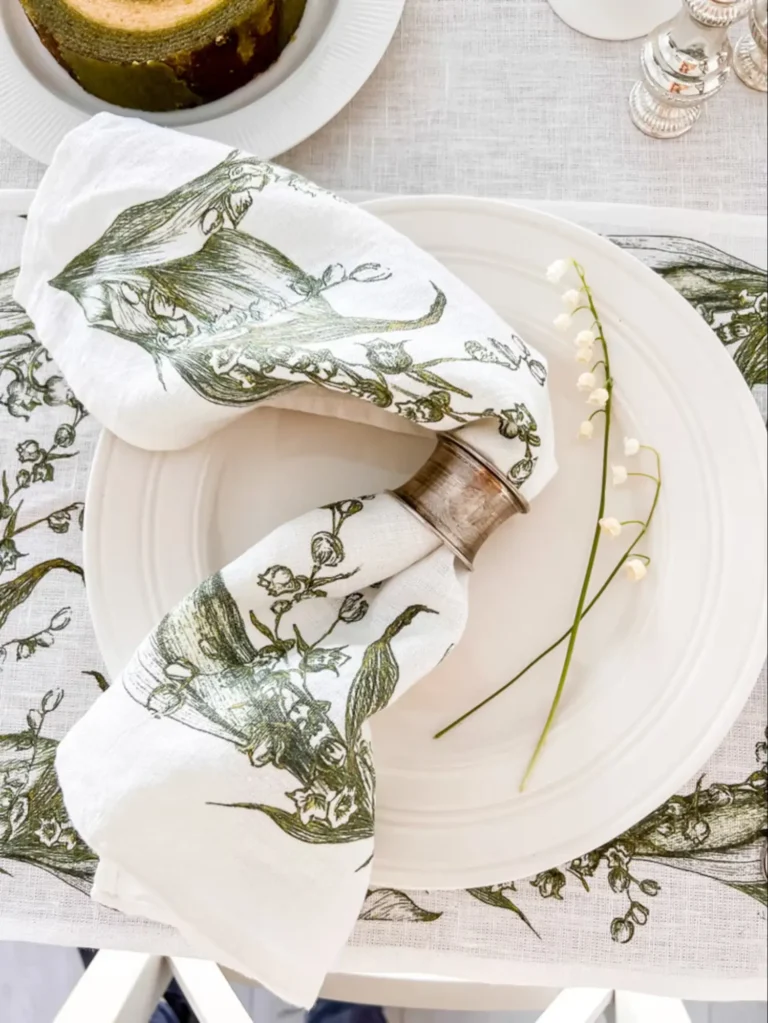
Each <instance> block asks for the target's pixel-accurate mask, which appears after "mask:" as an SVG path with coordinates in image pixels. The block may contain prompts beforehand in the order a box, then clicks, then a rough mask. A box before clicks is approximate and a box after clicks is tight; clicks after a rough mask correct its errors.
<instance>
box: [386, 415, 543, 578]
mask: <svg viewBox="0 0 768 1023" xmlns="http://www.w3.org/2000/svg"><path fill="white" fill-rule="evenodd" d="M390 493H391V494H392V496H393V497H396V498H397V500H398V501H400V503H401V504H404V505H405V507H406V508H407V509H408V510H409V511H410V512H412V513H413V514H414V515H415V516H416V517H417V518H418V519H420V520H421V522H423V524H424V525H425V526H426V527H427V528H428V529H431V530H432V532H433V533H436V534H437V536H438V537H439V538H440V540H441V541H442V542H443V543H444V544H445V546H446V547H448V548H449V549H450V550H452V551H453V553H454V554H455V555H456V557H457V558H458V559H459V561H461V562H462V564H463V565H465V566H466V567H467V568H468V569H469V570H470V571H471V570H472V563H473V561H474V560H475V556H476V554H477V552H478V551H479V550H480V548H481V547H482V545H483V544H484V543H485V541H486V540H487V539H488V537H489V536H490V535H491V533H492V532H493V531H494V529H498V527H499V526H500V525H501V524H502V522H506V520H507V519H508V518H510V516H512V515H515V514H517V513H520V514H523V515H525V514H527V512H528V510H529V507H530V506H529V504H528V502H527V501H526V499H525V498H524V497H523V495H522V494H521V493H520V492H519V491H518V490H517V488H516V487H514V486H513V485H512V484H511V483H510V482H509V480H507V479H506V478H505V477H504V476H503V475H502V474H501V473H500V472H499V470H498V469H497V468H496V467H495V466H494V465H492V464H491V463H490V462H489V461H487V460H486V459H485V458H483V457H482V455H479V454H478V453H477V452H476V451H474V450H473V449H472V448H470V447H469V446H468V445H466V444H463V443H462V442H461V441H459V440H457V439H456V437H455V436H453V435H450V434H445V433H441V434H440V435H439V437H438V441H437V447H436V448H435V450H434V451H433V453H432V455H431V456H430V458H429V459H428V460H427V461H426V462H425V463H424V465H422V467H421V468H420V469H419V471H418V472H417V473H416V474H415V475H414V476H412V477H411V478H410V479H409V480H408V481H407V482H406V483H403V485H402V486H401V487H398V488H397V489H396V490H392V491H390Z"/></svg>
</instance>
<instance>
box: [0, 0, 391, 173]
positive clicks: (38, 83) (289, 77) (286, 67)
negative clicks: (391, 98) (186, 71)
mask: <svg viewBox="0 0 768 1023" xmlns="http://www.w3.org/2000/svg"><path fill="white" fill-rule="evenodd" d="M404 5H405V0H308V3H307V9H306V11H305V14H304V17H303V19H302V21H301V24H300V25H299V28H298V30H297V32H296V37H295V39H294V40H293V41H292V42H291V43H290V44H289V45H288V47H287V48H286V49H285V50H284V51H283V53H282V54H281V55H280V58H279V59H278V60H277V61H276V63H275V64H274V65H273V66H272V67H271V68H269V69H268V70H267V71H266V72H265V73H264V74H262V75H259V76H258V78H256V79H254V81H252V82H250V83H249V84H248V85H246V86H244V87H243V88H242V89H238V90H237V91H236V92H234V93H232V94H231V95H229V96H225V97H224V98H223V99H220V100H217V101H215V102H213V103H207V104H205V105H204V106H201V107H195V108H194V109H192V110H180V111H172V112H169V113H159V114H154V113H142V112H140V111H136V110H126V109H125V108H123V107H116V106H113V105H112V104H110V103H105V102H103V101H102V100H99V99H96V97H94V96H91V95H90V94H89V93H87V92H85V90H84V89H82V88H81V87H80V86H79V85H78V84H77V82H75V81H74V80H73V79H72V78H70V76H69V75H68V74H67V73H66V71H64V69H63V68H62V67H60V65H59V64H57V62H56V61H55V60H54V59H53V57H52V56H51V55H50V53H48V51H47V50H46V49H45V47H44V46H43V45H42V44H41V42H40V40H39V39H38V38H37V35H36V33H35V31H34V29H33V28H32V26H31V25H30V24H29V22H28V21H27V18H26V16H25V15H24V12H23V10H22V8H21V4H20V3H19V0H0V137H2V138H6V139H7V140H8V141H9V142H11V143H12V144H13V145H15V146H17V147H18V148H19V149H22V150H23V151H24V152H25V153H28V154H29V155H30V156H32V157H34V158H35V159H37V160H41V161H42V162H43V163H49V162H50V159H51V157H52V155H53V152H54V150H55V149H56V146H57V145H58V144H59V142H60V141H61V139H62V138H63V137H64V135H66V134H67V132H69V131H71V130H72V129H73V128H76V127H77V126H78V125H79V124H82V123H83V121H85V120H87V119H88V118H89V117H91V116H92V115H93V114H97V113H99V112H100V111H102V110H109V111H111V112H112V113H116V114H123V115H124V116H131V117H142V118H144V119H145V120H147V121H153V122H154V123H155V124H163V125H166V126H167V127H171V128H178V129H180V130H182V131H187V132H189V133H190V134H193V135H202V136H203V137H204V138H209V139H216V140H217V141H219V142H224V143H226V144H227V145H230V146H235V147H237V148H239V149H243V150H245V151H247V152H250V153H253V154H254V155H256V156H260V157H262V158H263V159H265V160H267V159H271V158H272V157H274V156H277V155H279V154H280V153H284V152H285V151H286V150H287V149H290V148H291V147H292V146H296V145H298V144H299V142H302V141H303V140H304V139H306V138H307V137H308V136H310V135H312V134H313V133H314V132H316V131H317V130H318V129H319V128H322V126H323V125H324V124H326V123H327V122H328V121H330V119H331V118H332V117H335V115H336V114H337V113H338V112H339V111H340V110H341V109H342V107H344V106H346V104H347V103H349V101H350V100H351V99H352V97H353V96H354V95H355V94H356V93H357V92H358V91H359V90H360V89H361V88H362V86H363V85H364V84H365V82H366V81H367V79H368V77H369V76H370V74H371V73H372V71H373V70H374V68H375V67H376V65H377V64H378V63H379V61H380V60H381V58H382V57H383V56H384V52H385V51H386V49H387V46H389V43H390V41H391V39H392V36H393V34H394V32H395V29H396V28H397V25H398V22H399V21H400V16H401V14H402V12H403V7H404Z"/></svg>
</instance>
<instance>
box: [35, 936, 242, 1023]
mask: <svg viewBox="0 0 768 1023" xmlns="http://www.w3.org/2000/svg"><path fill="white" fill-rule="evenodd" d="M170 980H171V968H170V965H169V963H168V960H167V959H163V958H162V957H161V956H150V955H143V954H141V953H139V952H99V953H98V955H97V956H96V957H95V958H94V960H93V962H92V963H91V965H90V966H89V967H88V969H87V970H86V971H85V973H84V974H83V976H82V977H81V978H80V980H79V981H78V983H77V985H76V986H75V989H74V991H73V992H72V994H71V995H70V996H69V998H68V999H67V1000H66V1002H65V1003H64V1005H63V1006H62V1007H61V1009H60V1010H59V1012H58V1015H57V1016H56V1019H55V1020H54V1023H147V1020H148V1019H149V1017H150V1016H151V1015H152V1010H153V1009H154V1008H155V1006H156V1005H157V1003H158V1002H159V1000H160V998H161V996H162V994H163V991H165V989H166V988H167V987H168V984H169V982H170ZM246 1019H247V1017H246Z"/></svg>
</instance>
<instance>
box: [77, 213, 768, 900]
mask: <svg viewBox="0 0 768 1023" xmlns="http://www.w3.org/2000/svg"><path fill="white" fill-rule="evenodd" d="M368 208H369V209H370V210H371V211H372V212H374V213H376V214H377V215H378V216H380V217H382V218H383V219H384V220H386V221H387V222H388V223H389V224H391V225H392V226H394V227H396V228H397V229H399V230H400V231H402V232H403V233H404V234H406V235H408V236H409V237H411V238H413V239H414V240H415V241H416V242H417V243H418V244H420V245H421V246H423V247H424V248H425V249H427V250H428V251H430V252H431V253H433V254H434V255H435V256H437V257H438V258H439V259H440V260H442V261H443V262H444V263H445V264H446V265H447V266H448V267H449V268H450V269H451V270H452V271H454V272H455V273H456V274H457V275H458V276H459V277H461V278H462V279H463V280H465V281H466V282H467V283H468V284H469V285H470V286H472V287H473V288H474V289H475V290H476V291H478V292H479V293H480V294H481V295H482V296H483V297H484V298H485V299H486V300H487V301H488V302H490V303H491V305H493V306H494V307H495V308H496V309H497V310H498V312H499V313H500V314H501V315H502V316H504V317H505V319H507V320H508V321H509V322H510V323H511V324H513V325H514V326H515V327H516V329H517V330H518V331H519V332H520V333H521V334H522V335H523V336H524V337H526V338H528V339H529V340H530V341H531V343H532V344H534V345H536V346H537V347H539V348H540V349H541V350H542V351H543V352H544V354H545V355H546V356H547V358H548V359H549V362H550V368H551V376H550V383H551V389H552V399H553V404H554V412H555V425H556V432H557V443H558V454H559V462H560V466H561V468H560V472H559V474H558V476H557V477H556V479H555V481H554V482H553V483H552V484H550V486H549V487H547V489H546V491H545V492H544V493H543V495H542V496H541V497H539V498H537V499H536V501H535V502H534V504H533V508H532V511H531V514H530V515H529V516H527V518H522V517H516V518H514V519H512V520H510V522H508V523H506V524H505V526H504V527H502V529H501V530H499V531H498V532H497V533H496V534H495V535H494V536H493V537H492V538H491V540H490V541H489V542H488V543H487V545H486V546H485V548H483V550H482V551H481V553H480V555H479V557H478V559H477V562H476V571H475V573H474V575H473V576H472V579H471V586H470V616H469V624H468V628H467V631H466V634H465V637H464V638H463V639H462V641H461V643H460V644H459V645H458V646H457V648H456V649H455V650H454V651H453V652H452V653H451V655H450V657H449V658H447V659H446V660H445V661H444V662H443V663H442V664H441V665H440V667H439V668H438V669H437V670H436V671H434V672H433V673H432V674H431V675H430V676H429V677H428V678H426V679H425V680H424V681H422V682H421V683H419V685H417V686H416V687H414V689H412V690H411V691H410V692H409V693H407V694H406V695H405V696H404V697H403V699H401V700H400V701H399V702H398V703H397V704H395V705H394V706H393V707H391V708H390V709H388V710H387V711H385V712H384V713H382V714H381V715H380V716H379V717H378V718H377V719H376V720H375V722H374V742H375V750H376V756H377V770H378V780H379V789H378V806H377V824H376V827H377V844H376V858H375V865H374V877H375V880H376V882H377V883H380V884H392V885H397V886H400V887H413V888H431V887H435V888H436V887H470V886H474V885H482V884H488V883H494V882H499V881H503V880H509V879H516V878H520V877H525V876H528V875H531V874H533V873H535V872H537V871H539V870H542V869H545V868H549V867H552V866H554V865H556V864H559V863H562V862H564V861H566V860H568V859H570V858H572V857H574V856H577V855H579V854H581V853H584V852H587V851H588V850H590V849H593V848H595V847H597V846H599V845H601V844H602V843H604V842H606V841H609V840H611V839H613V838H614V837H615V836H617V835H618V834H619V833H620V832H622V831H623V830H624V829H626V828H627V827H629V826H630V825H631V824H633V823H635V822H636V821H637V820H639V819H640V818H641V817H643V816H644V815H645V814H647V813H649V812H650V811H651V810H652V809H654V808H655V807H656V806H658V805H659V804H660V803H662V802H663V801H664V800H665V799H667V798H668V797H669V796H670V795H671V794H672V793H674V792H675V791H676V790H677V789H679V788H680V787H681V786H682V785H684V784H685V783H686V782H688V780H689V779H690V778H691V777H692V775H693V774H694V772H695V771H696V770H697V768H698V767H699V766H700V765H701V764H702V763H703V762H704V760H705V759H706V758H707V757H708V756H709V754H710V753H711V752H712V751H713V750H714V749H715V747H716V746H717V744H718V743H719V742H720V741H721V740H722V738H723V737H724V735H725V733H726V732H727V730H728V728H729V726H730V725H731V724H732V722H733V721H734V720H735V719H736V717H737V715H738V713H739V711H740V710H741V707H742V705H743V704H744V702H745V700H746V698H747V696H748V694H749V693H750V690H751V689H752V687H753V684H754V682H755V679H756V678H757V675H758V672H759V670H760V667H761V663H762V659H763V655H764V635H763V627H764V614H765V590H766V578H765V573H766V569H765V556H764V555H765V535H764V522H765V454H766V443H765V431H764V428H763V424H762V421H761V419H760V416H759V414H758V412H757V410H756V407H755V406H754V403H753V399H752V397H751V395H750V392H749V390H748V389H747V387H746V386H745V385H744V383H743V381H742V380H741V377H740V376H739V373H738V371H737V370H736V368H735V367H734V365H733V363H732V361H731V359H730V357H729V356H728V355H727V353H726V352H725V350H724V349H723V348H722V346H721V345H720V343H719V341H718V340H717V338H716V337H715V335H714V334H713V333H712V332H711V331H710V330H709V328H708V327H707V326H706V325H705V323H704V322H703V320H702V319H701V317H700V316H699V315H698V314H697V313H696V312H695V311H694V310H693V309H692V308H691V307H690V306H689V305H688V304H687V303H686V302H685V301H684V300H683V299H682V298H680V297H679V296H678V295H677V293H676V292H674V291H673V289H672V288H671V287H669V285H667V284H665V283H664V282H663V281H661V280H660V279H659V278H657V277H656V275H654V273H653V272H652V271H650V270H648V269H647V268H645V267H644V266H642V265H641V264H640V263H639V262H637V261H636V260H635V259H634V258H633V257H632V256H630V255H628V254H627V253H625V252H623V251H621V250H619V249H617V248H615V247H614V246H613V245H612V244H610V243H609V242H607V241H606V240H604V239H602V238H600V237H598V236H597V235H594V234H592V233H590V232H589V231H586V230H584V229H582V228H579V227H577V226H575V225H573V224H570V223H568V222H566V221H562V220H559V219H556V218H554V217H550V216H547V215H545V214H542V213H538V212H534V211H532V210H528V209H523V208H518V207H515V206H513V205H510V204H507V203H503V202H496V201H485V200H472V199H458V198H440V197H436V198H402V199H390V200H382V201H378V202H374V203H371V204H369V207H368ZM559 256H574V257H576V258H578V259H579V260H580V261H581V262H582V263H583V265H584V266H585V267H586V269H587V272H588V275H589V279H590V281H591V283H592V285H593V288H594V291H595V294H596V298H597V302H598V305H599V307H600V309H601V310H602V316H603V319H604V323H605V326H606V329H607V334H608V337H609V339H610V344H611V349H612V357H613V362H614V375H615V378H616V387H617V404H618V413H617V424H616V430H615V432H616V437H617V441H618V443H617V448H616V455H615V457H614V458H613V460H614V461H622V460H623V456H622V454H621V437H622V435H623V434H629V435H632V436H636V437H638V438H640V439H641V440H642V441H644V442H646V443H649V444H655V445H657V446H658V447H659V448H660V450H661V451H662V454H663V460H664V474H665V484H664V489H663V492H662V499H661V504H660V507H659V511H658V515H657V518H656V520H655V522H654V526H653V530H652V533H651V534H650V536H649V537H648V543H645V544H644V545H643V548H642V550H643V551H644V552H645V553H647V554H648V555H650V556H651V558H652V559H653V561H652V566H651V571H650V573H649V575H648V577H647V579H646V580H645V581H644V582H643V583H642V584H641V585H635V584H632V583H630V582H629V581H628V580H625V579H624V578H623V577H622V578H619V579H617V580H616V581H615V582H614V584H613V585H612V587H611V589H610V590H609V591H608V594H607V595H606V596H605V597H604V598H603V600H602V602H601V603H600V604H599V605H598V607H597V608H596V609H595V611H594V612H593V613H592V614H591V615H590V616H589V618H588V619H587V621H586V622H585V625H584V629H583V634H582V638H581V640H580V641H579V644H578V646H577V648H576V655H575V658H574V663H573V667H572V671H571V676H570V679H569V682H568V685H567V688H566V691H565V698H564V700H563V703H562V706H561V710H560V714H559V717H558V719H557V723H556V727H555V729H554V731H553V733H552V735H551V737H550V739H549V742H548V744H547V746H546V748H545V751H544V755H543V756H542V759H541V761H540V764H539V767H538V769H537V771H536V772H535V774H534V776H533V779H532V782H531V784H530V787H529V789H528V790H527V791H526V792H525V793H524V794H523V795H521V794H520V793H519V792H518V784H519V782H520V778H521V774H522V772H523V769H524V766H525V764H526V762H527V760H528V758H529V756H530V754H531V750H532V748H533V745H534V743H535V740H536V737H537V734H538V732H539V730H540V729H541V726H542V723H543V721H544V718H545V716H546V712H547V709H548V705H549V702H550V700H551V698H552V694H553V691H554V688H555V685H556V682H557V677H558V673H559V670H560V666H561V658H562V648H561V650H560V651H559V652H557V653H555V654H553V655H551V656H549V657H548V658H546V659H545V660H544V661H543V662H542V663H541V664H540V665H539V666H538V667H537V668H536V670H534V671H531V672H530V673H529V674H528V675H527V676H525V678H523V679H522V680H521V681H520V682H519V683H517V685H515V686H514V687H513V688H512V689H511V690H509V691H507V693H506V694H504V695H503V696H502V697H500V698H499V699H498V700H497V701H496V702H495V703H493V704H492V705H490V706H489V707H488V708H487V709H486V710H485V711H483V712H481V713H479V714H477V715H476V716H475V717H474V718H472V719H471V720H469V721H468V722H466V723H465V724H464V725H462V726H461V727H460V728H458V729H456V730H455V731H453V732H452V733H450V734H449V735H447V736H446V737H445V738H443V739H440V740H439V741H434V740H433V739H432V738H431V736H432V734H433V733H434V732H435V730H436V729H438V728H439V727H440V726H442V725H444V724H446V723H447V722H448V721H450V720H451V719H452V718H453V717H455V716H456V715H458V714H459V713H460V712H461V711H463V710H464V709H466V708H467V707H468V706H470V705H471V704H473V703H474V702H475V701H477V700H478V699H479V698H480V697H482V696H484V695H485V694H486V693H488V692H489V691H491V690H492V689H494V688H495V687H497V686H498V685H499V684H500V683H501V682H503V681H504V680H505V679H508V678H509V677H510V676H511V675H512V674H514V673H515V672H516V671H517V670H518V669H519V668H520V667H522V666H523V665H524V664H525V663H526V662H528V661H529V659H531V658H532V657H533V656H534V655H535V654H537V653H538V652H539V651H541V650H542V649H543V648H544V647H545V646H547V645H548V644H549V642H550V641H551V640H553V639H554V638H556V637H557V636H558V635H559V634H560V633H561V632H562V631H563V630H564V629H565V628H566V627H567V625H568V624H569V621H570V617H571V616H572V614H573V609H574V606H575V601H576V595H577V592H578V589H579V586H580V583H581V578H582V575H583V570H584V565H585V560H586V554H587V550H588V547H589V543H590V538H591V531H592V527H593V523H594V516H595V511H596V506H597V500H598V484H599V463H600V450H599V443H598V444H589V443H586V444H585V443H584V442H577V441H576V439H575V438H576V432H577V427H578V423H579V421H580V420H581V419H582V418H583V414H584V403H583V395H579V394H578V393H577V391H576V389H575V386H574V383H575V378H576V373H577V371H578V367H577V364H576V363H575V361H574V358H573V349H572V346H571V343H570V342H569V341H566V340H563V339H562V338H561V336H559V335H555V334H554V332H553V331H552V329H551V326H550V325H551V322H552V319H553V317H554V316H555V315H556V314H557V312H558V311H559V308H558V307H559V298H558V294H557V291H558V289H557V288H553V287H552V286H551V285H549V284H547V283H546V282H545V280H544V277H543V268H544V267H546V266H547V264H548V263H550V262H551V261H552V260H553V259H554V258H556V257H559ZM414 429H416V428H415V427H414ZM433 443H434V438H433V437H429V436H426V435H424V436H413V435H408V434H403V433H398V432H390V431H387V430H383V429H379V428H376V427H373V426H367V425H357V424H352V423H349V422H341V421H339V420H335V419H331V418H323V417H321V416H311V415H307V414H300V413H298V412H292V411H283V410H277V409H258V410H254V411H252V412H250V413H249V414H248V415H246V416H244V417H243V418H241V419H240V420H238V421H237V422H235V423H234V424H233V425H231V426H229V427H227V428H226V429H225V430H223V431H221V432H220V433H218V434H216V435H215V436H213V437H211V438H209V439H208V440H206V441H205V442H203V443H201V444H198V445H196V446H195V447H193V448H190V449H187V450H184V451H174V452H167V453H163V452H150V451H143V450H139V449H136V448H133V447H131V446H129V445H127V444H125V443H123V442H121V441H119V440H117V439H116V438H115V437H114V436H112V435H110V434H107V433H105V434H104V436H103V437H102V440H101V443H100V446H99V448H98V451H97V454H96V459H95V462H94V466H93V471H92V475H91V480H90V489H89V494H88V499H87V503H86V508H87V513H86V525H85V547H86V551H85V554H86V577H87V584H88V595H89V600H90V606H91V611H92V614H93V620H94V625H95V628H96V633H97V637H98V640H99V643H100V645H101V649H102V651H103V653H104V656H105V658H106V661H107V664H108V667H109V669H110V671H111V673H112V675H113V676H116V675H117V673H118V672H119V671H120V670H121V668H122V667H123V666H124V664H125V663H126V661H127V659H128V658H129V656H130V654H131V652H132V650H133V648H134V647H135V645H136V644H137V643H138V642H139V641H140V640H141V638H142V637H143V635H144V634H145V633H146V632H147V631H148V630H149V629H150V628H151V627H152V626H153V625H154V624H155V623H156V622H157V621H158V619H159V618H160V616H161V615H162V613H163V612H165V611H166V610H167V609H168V608H170V607H171V606H172V605H173V604H174V603H175V602H176V601H177V600H178V599H179V598H180V597H181V596H182V595H183V594H184V593H186V592H187V591H188V590H189V589H191V588H192V587H193V586H194V585H195V584H196V583H197V582H198V581H200V580H201V579H203V578H204V577H205V576H207V575H208V574H210V573H211V572H212V571H215V570H216V569H218V568H220V567H221V566H223V565H224V564H226V563H227V562H228V561H230V560H231V559H233V558H234V557H235V556H237V555H238V554H239V553H240V552H241V551H242V550H243V549H244V548H246V546H248V545H250V544H252V543H254V542H255V541H257V540H258V539H259V538H260V537H262V536H264V535H265V534H266V533H267V532H268V531H269V530H271V529H272V528H274V527H275V526H277V525H279V524H280V523H282V522H284V521H286V520H287V519H289V518H290V517H292V516H295V515H297V514H299V513H301V512H304V511H306V510H308V509H310V508H312V507H315V506H316V505H318V504H323V503H326V502H328V501H331V500H337V499H340V498H343V497H349V496H352V495H355V494H360V493H369V492H371V491H373V490H376V489H380V488H384V487H387V486H392V485H397V484H398V483H400V482H402V481H403V480H404V479H405V478H406V477H407V476H408V475H409V474H410V473H411V472H412V471H413V470H415V469H416V468H417V466H418V465H419V464H420V463H421V462H422V460H423V459H424V458H425V457H426V455H427V454H428V452H429V450H430V448H431V445H432V444H433ZM645 457H646V459H647V460H646V461H645V463H644V467H645V468H647V469H651V468H652V463H651V461H650V456H645ZM640 465H643V463H642V462H641V463H640ZM640 465H638V467H640ZM651 493H652V484H651V483H650V482H648V481H643V480H640V479H638V480H633V481H631V482H630V483H629V484H628V485H627V486H625V487H623V488H622V489H621V490H617V491H612V492H611V494H610V495H609V507H608V510H609V512H611V513H616V514H618V515H619V517H624V518H637V517H638V516H640V515H644V514H645V513H646V512H647V509H648V506H649V502H650V499H651ZM602 546H603V548H604V551H603V554H602V557H601V561H600V563H599V565H598V577H599V578H602V577H603V576H604V575H605V574H606V572H607V571H608V569H609V567H610V566H611V564H612V563H613V562H614V561H615V559H616V558H617V556H618V554H619V552H620V551H621V550H622V549H623V542H622V541H621V540H619V541H615V542H614V544H613V545H611V544H609V543H605V544H603V545H602Z"/></svg>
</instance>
